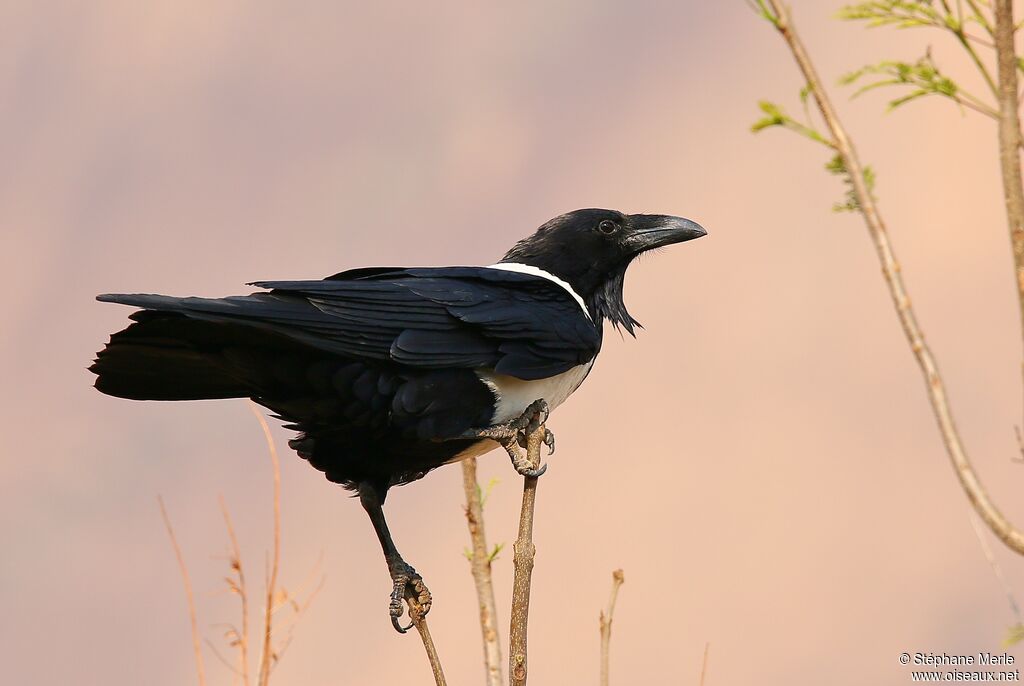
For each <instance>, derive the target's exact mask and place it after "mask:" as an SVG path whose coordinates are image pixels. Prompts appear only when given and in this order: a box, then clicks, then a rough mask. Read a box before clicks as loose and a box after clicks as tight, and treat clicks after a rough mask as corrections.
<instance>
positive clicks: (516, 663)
mask: <svg viewBox="0 0 1024 686" xmlns="http://www.w3.org/2000/svg"><path fill="white" fill-rule="evenodd" d="M544 432H545V429H544V425H543V424H541V425H540V426H538V427H537V428H535V429H534V430H533V431H531V432H530V434H529V435H528V436H527V441H526V459H527V462H529V464H530V467H531V468H533V469H537V468H539V467H540V447H541V446H542V445H543V444H544ZM536 501H537V479H536V477H530V476H524V477H523V505H522V508H521V509H520V511H519V537H518V538H517V539H516V542H515V545H514V546H513V550H514V555H513V557H512V560H513V566H514V569H515V572H514V575H513V577H512V623H511V627H510V628H509V656H508V660H509V665H508V670H509V683H510V684H512V686H525V684H526V636H527V623H528V618H529V614H530V580H531V575H532V574H533V559H534V556H535V555H536V553H537V548H536V546H534V544H533V509H534V504H535V503H536Z"/></svg>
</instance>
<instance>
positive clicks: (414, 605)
mask: <svg viewBox="0 0 1024 686" xmlns="http://www.w3.org/2000/svg"><path fill="white" fill-rule="evenodd" d="M405 600H406V602H407V603H408V604H409V616H410V617H411V618H412V623H413V626H415V627H416V631H418V632H419V634H420V640H422V641H423V649H424V650H426V651H427V660H428V661H429V662H430V671H431V673H432V674H433V675H434V684H435V686H447V684H448V682H447V681H446V680H445V678H444V670H443V669H442V668H441V658H440V657H439V656H438V654H437V648H435V647H434V639H433V638H432V637H431V636H430V629H429V628H428V627H427V618H426V617H424V616H423V609H422V607H421V606H420V603H419V599H418V598H417V597H416V594H415V592H414V591H413V590H412V589H409V590H407V591H406V593H405Z"/></svg>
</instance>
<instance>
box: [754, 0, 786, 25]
mask: <svg viewBox="0 0 1024 686" xmlns="http://www.w3.org/2000/svg"><path fill="white" fill-rule="evenodd" d="M747 4H748V5H750V8H751V9H752V10H754V12H756V13H757V15H758V16H759V17H761V18H762V19H764V20H765V21H767V22H770V23H771V24H772V25H773V26H775V28H779V21H780V20H779V17H778V15H776V14H775V13H774V12H772V11H771V9H769V8H768V5H766V4H765V2H764V0H747Z"/></svg>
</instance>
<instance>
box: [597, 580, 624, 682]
mask: <svg viewBox="0 0 1024 686" xmlns="http://www.w3.org/2000/svg"><path fill="white" fill-rule="evenodd" d="M625 580H626V577H625V576H623V574H622V570H621V569H616V570H615V571H614V572H612V592H611V595H610V596H609V597H608V610H607V611H602V612H601V615H600V617H599V618H598V619H599V622H600V627H601V686H608V659H609V656H610V655H611V647H612V619H613V616H614V614H615V601H616V600H618V597H619V587H620V586H622V584H623V582H625Z"/></svg>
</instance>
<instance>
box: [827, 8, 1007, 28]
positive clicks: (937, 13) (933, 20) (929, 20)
mask: <svg viewBox="0 0 1024 686" xmlns="http://www.w3.org/2000/svg"><path fill="white" fill-rule="evenodd" d="M980 4H984V3H979V1H978V0H975V1H974V2H972V1H971V0H968V2H967V7H966V8H965V7H964V4H963V2H961V1H959V0H958V2H957V4H956V11H955V12H954V11H953V8H952V7H951V6H950V3H948V2H940V3H938V4H936V3H935V2H932V1H931V0H917V1H916V2H915V1H913V0H876V1H874V2H858V3H854V4H852V5H847V6H846V7H843V8H842V9H841V10H839V13H838V14H837V15H836V16H837V17H838V18H839V19H845V20H847V21H863V22H866V24H867V26H868V28H875V27H878V26H895V27H896V28H898V29H914V28H921V27H925V26H933V27H936V28H940V29H947V30H949V31H951V32H952V33H954V34H957V35H958V36H963V34H964V32H965V29H966V28H967V27H968V25H969V24H977V25H978V26H980V27H982V28H983V29H984V30H985V31H986V32H991V28H992V24H991V22H990V21H989V19H988V17H986V16H985V15H984V14H983V13H982V9H981V6H980ZM965 9H966V10H967V11H966V12H964V10H965Z"/></svg>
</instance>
